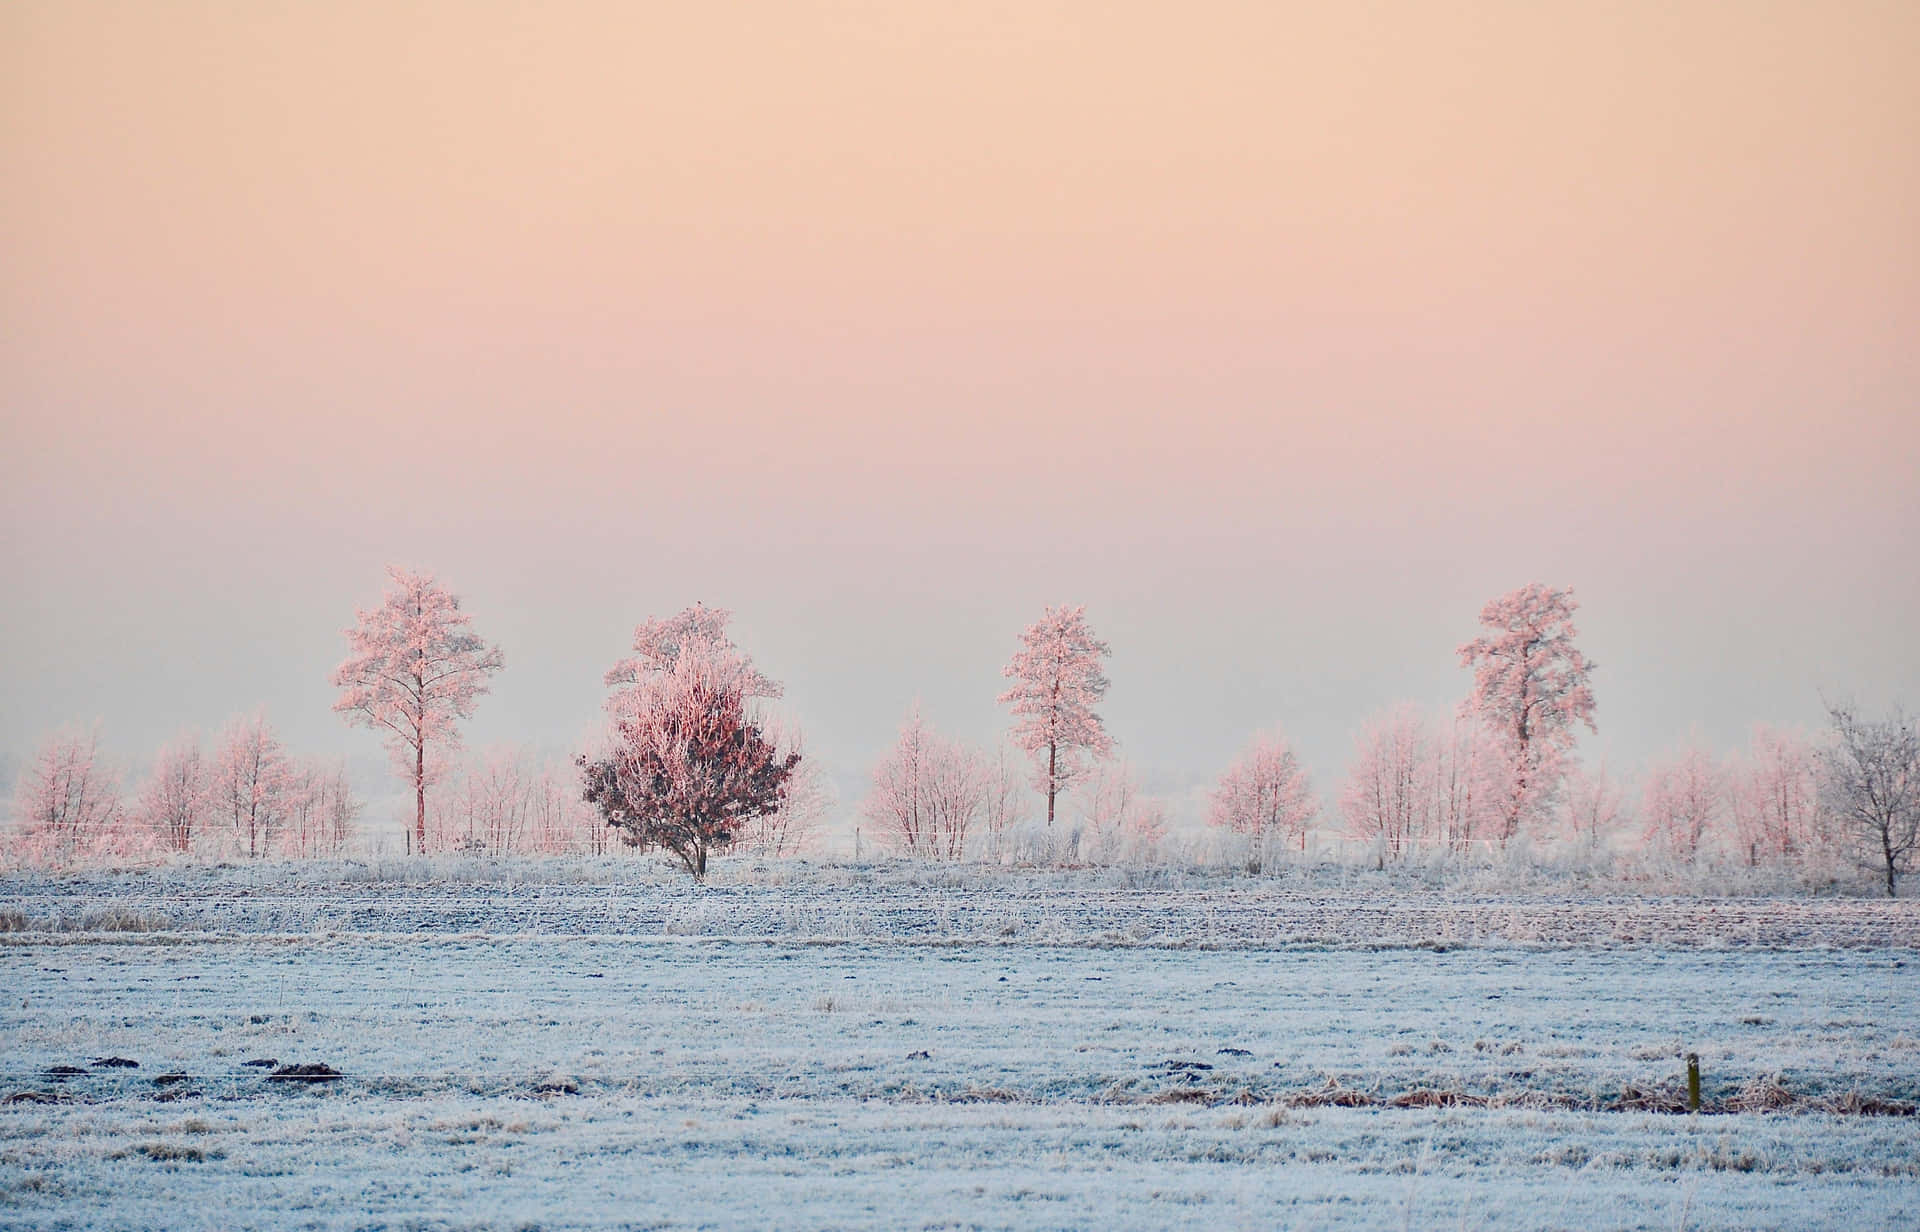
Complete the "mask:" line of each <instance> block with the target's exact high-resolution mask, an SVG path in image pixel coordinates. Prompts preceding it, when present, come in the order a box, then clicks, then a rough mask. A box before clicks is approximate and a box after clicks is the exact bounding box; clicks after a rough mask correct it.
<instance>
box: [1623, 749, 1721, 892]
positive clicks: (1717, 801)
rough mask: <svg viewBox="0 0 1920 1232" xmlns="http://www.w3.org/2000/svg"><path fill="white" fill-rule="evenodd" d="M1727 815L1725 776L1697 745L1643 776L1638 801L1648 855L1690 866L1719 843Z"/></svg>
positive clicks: (1710, 756) (1718, 764)
mask: <svg viewBox="0 0 1920 1232" xmlns="http://www.w3.org/2000/svg"><path fill="white" fill-rule="evenodd" d="M1726 809H1727V774H1726V770H1725V768H1724V767H1723V766H1721V765H1720V763H1719V762H1718V761H1716V760H1715V759H1714V757H1713V755H1712V754H1711V753H1708V752H1707V751H1706V750H1705V749H1703V748H1701V747H1700V745H1699V744H1698V743H1697V742H1694V743H1690V744H1689V745H1688V747H1687V748H1686V749H1684V750H1683V751H1682V752H1681V753H1680V754H1679V755H1678V756H1675V757H1670V758H1668V759H1666V760H1664V761H1661V762H1658V763H1656V764H1655V765H1654V766H1653V768H1652V769H1650V770H1649V771H1648V772H1647V781H1646V786H1645V788H1644V789H1643V790H1642V791H1641V795H1640V816H1641V820H1642V822H1643V823H1644V825H1645V827H1646V829H1645V836H1644V837H1645V843H1646V848H1647V850H1648V852H1649V853H1651V854H1653V855H1657V856H1662V857H1664V858H1666V859H1669V860H1672V861H1674V862H1676V863H1680V864H1692V863H1694V862H1695V861H1696V860H1698V859H1699V858H1700V855H1701V853H1702V852H1703V851H1705V850H1706V849H1707V848H1708V846H1709V845H1710V844H1711V843H1713V842H1714V841H1716V840H1717V839H1718V838H1719V837H1720V832H1721V829H1722V826H1723V823H1724V821H1725V819H1726Z"/></svg>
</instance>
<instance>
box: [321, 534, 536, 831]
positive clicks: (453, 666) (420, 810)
mask: <svg viewBox="0 0 1920 1232" xmlns="http://www.w3.org/2000/svg"><path fill="white" fill-rule="evenodd" d="M387 576H388V577H389V578H391V579H392V581H393V587H392V589H390V590H388V591H387V593H386V596H385V597H384V598H383V599H382V601H381V603H380V606H379V607H377V608H374V609H373V610H372V611H360V612H356V613H355V616H354V627H353V628H351V629H348V630H347V648H348V653H347V658H346V661H345V662H343V663H342V664H340V666H339V667H336V668H335V669H334V670H333V683H334V686H335V687H337V688H338V689H340V691H341V692H340V697H339V700H337V701H335V702H334V704H333V708H334V709H335V710H337V711H339V712H340V713H341V714H344V715H346V716H347V721H348V722H350V723H353V724H356V725H358V726H361V727H370V728H373V729H375V730H377V731H382V732H385V733H386V739H387V747H388V749H389V751H391V752H392V754H393V757H394V763H395V767H396V768H397V769H398V770H399V772H400V773H401V775H402V776H403V777H407V778H409V779H410V780H411V781H412V783H413V796H414V819H413V827H414V841H415V845H416V847H417V848H418V850H420V851H421V852H423V853H424V852H425V851H426V847H427V784H428V781H429V779H430V775H431V773H432V771H433V769H434V763H433V762H432V761H431V755H432V754H433V753H444V752H449V751H451V750H452V749H454V748H456V747H457V746H458V744H459V740H460V731H459V727H458V724H459V721H460V720H462V719H468V718H472V717H473V703H474V699H475V698H477V697H479V696H480V695H481V694H482V693H485V692H487V690H488V684H487V682H488V679H489V678H490V677H491V676H492V675H493V674H494V673H495V672H498V671H499V670H500V669H501V667H502V666H503V665H504V660H503V659H502V657H501V654H500V648H499V647H497V646H490V645H488V644H487V643H486V642H484V641H482V640H481V639H480V638H479V637H478V636H477V635H475V634H474V632H473V631H472V629H471V628H470V627H469V626H470V625H471V624H472V618H471V617H469V616H468V615H467V614H466V613H465V612H463V611H461V610H460V600H459V598H458V597H457V596H455V595H453V594H452V593H450V592H449V591H448V590H447V589H446V588H445V587H444V586H442V585H440V583H439V582H437V581H435V580H434V577H433V575H432V574H430V573H413V572H409V571H408V570H405V569H400V568H389V569H388V570H387Z"/></svg>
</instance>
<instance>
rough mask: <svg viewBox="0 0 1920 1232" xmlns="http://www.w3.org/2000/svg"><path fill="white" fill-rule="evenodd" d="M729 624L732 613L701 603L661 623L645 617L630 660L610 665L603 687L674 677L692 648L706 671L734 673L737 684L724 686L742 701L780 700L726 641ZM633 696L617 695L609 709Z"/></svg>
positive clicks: (778, 691)
mask: <svg viewBox="0 0 1920 1232" xmlns="http://www.w3.org/2000/svg"><path fill="white" fill-rule="evenodd" d="M732 621H733V613H732V612H730V611H728V610H727V609H725V608H721V607H708V606H707V605H706V604H704V603H696V604H694V605H693V606H692V607H689V608H684V609H682V610H681V611H680V612H678V613H677V614H675V615H673V616H669V617H668V618H666V619H665V620H661V619H659V618H657V617H648V618H647V620H646V622H645V623H643V624H641V625H640V626H638V627H637V628H635V629H634V631H633V657H632V658H630V659H622V660H620V661H619V662H618V663H616V664H614V665H613V667H612V668H611V669H609V670H608V672H607V677H606V682H607V684H608V685H624V686H635V687H637V686H639V685H640V684H642V683H643V682H645V681H648V680H650V679H657V678H661V677H664V676H665V675H666V674H668V673H671V672H672V671H673V667H674V664H675V663H676V662H678V661H679V658H680V656H681V654H682V653H683V652H685V651H686V650H687V649H688V648H692V649H694V650H696V651H697V652H699V653H701V654H703V655H705V656H706V657H707V663H706V666H707V668H708V669H713V668H716V667H722V666H724V667H725V668H727V669H728V670H730V671H733V672H735V673H737V678H736V679H734V680H731V681H729V682H727V683H728V687H729V688H731V689H737V690H738V691H739V693H740V695H741V696H742V697H749V698H777V697H779V696H780V694H781V692H782V690H781V688H780V685H779V683H778V682H777V681H774V680H772V679H770V678H769V677H767V676H766V675H764V674H762V673H761V671H760V670H759V669H758V668H756V667H755V666H754V665H753V660H752V659H750V658H748V657H747V656H746V655H745V654H744V653H742V652H741V650H740V648H739V647H738V646H736V645H734V642H733V639H732V638H730V637H729V636H727V625H728V624H730V623H732ZM632 695H633V694H632V691H631V690H628V691H627V692H625V693H621V694H616V697H615V701H614V702H611V703H609V705H617V704H619V699H620V698H621V697H630V696H632Z"/></svg>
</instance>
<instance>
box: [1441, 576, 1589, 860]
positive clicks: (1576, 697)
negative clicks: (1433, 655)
mask: <svg viewBox="0 0 1920 1232" xmlns="http://www.w3.org/2000/svg"><path fill="white" fill-rule="evenodd" d="M1578 607H1579V604H1577V603H1576V602H1574V598H1573V591H1572V589H1571V588H1566V589H1555V588H1553V587H1551V586H1543V585H1541V584H1540V583H1538V582H1534V583H1531V584H1529V585H1526V586H1522V587H1521V588H1520V589H1519V590H1516V591H1513V592H1512V593H1510V594H1506V595H1502V596H1501V597H1500V598H1498V599H1495V600H1493V601H1492V602H1491V603H1489V604H1487V605H1486V607H1484V608H1482V609H1481V611H1480V624H1481V627H1482V628H1483V629H1484V630H1486V631H1485V632H1484V633H1482V634H1481V635H1480V636H1479V637H1477V638H1475V639H1473V640H1472V641H1470V642H1467V643H1465V644H1463V645H1462V646H1461V647H1460V649H1459V655H1460V664H1461V666H1463V667H1470V668H1472V669H1473V692H1472V693H1471V694H1470V695H1469V696H1468V698H1467V700H1466V702H1465V703H1464V704H1463V706H1462V710H1463V712H1465V713H1467V714H1470V715H1473V716H1475V717H1477V718H1479V719H1480V720H1481V721H1482V722H1484V723H1486V724H1487V726H1488V727H1489V728H1491V729H1492V730H1493V731H1495V732H1497V733H1499V735H1500V736H1501V738H1502V740H1503V741H1504V742H1505V744H1506V746H1507V750H1506V751H1507V754H1508V759H1509V766H1508V771H1509V773H1508V786H1507V797H1508V798H1507V801H1506V804H1505V807H1504V808H1503V809H1502V814H1503V816H1502V818H1501V826H1500V835H1499V837H1500V840H1501V841H1502V842H1509V841H1511V840H1512V839H1513V837H1514V836H1515V835H1516V834H1518V833H1519V832H1520V826H1521V823H1522V821H1523V820H1525V819H1526V818H1528V817H1530V816H1537V815H1539V814H1540V813H1541V812H1542V811H1543V810H1544V809H1545V807H1546V806H1547V805H1548V804H1549V803H1550V802H1551V801H1552V799H1553V796H1554V793H1555V790H1556V789H1557V788H1558V786H1559V783H1560V779H1561V776H1562V774H1563V773H1564V760H1563V759H1564V758H1565V757H1566V755H1567V754H1569V753H1571V752H1572V750H1573V745H1574V741H1575V739H1576V736H1577V733H1576V732H1575V731H1574V728H1575V726H1576V725H1577V724H1580V723H1584V724H1586V726H1587V729H1588V730H1589V731H1598V730H1599V729H1598V728H1597V727H1595V726H1594V721H1593V686H1592V684H1591V683H1590V682H1589V679H1588V677H1589V676H1590V675H1591V673H1592V672H1593V664H1592V662H1590V661H1589V660H1588V659H1587V657H1586V656H1585V655H1584V654H1582V653H1580V648H1579V647H1577V646H1575V645H1574V644H1573V639H1574V637H1575V636H1576V630H1575V629H1574V627H1573V614H1574V612H1575V610H1577V609H1578Z"/></svg>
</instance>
